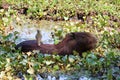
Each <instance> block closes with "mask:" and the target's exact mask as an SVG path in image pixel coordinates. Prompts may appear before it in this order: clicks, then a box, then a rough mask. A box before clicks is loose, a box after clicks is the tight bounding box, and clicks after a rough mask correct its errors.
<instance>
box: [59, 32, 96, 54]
mask: <svg viewBox="0 0 120 80" xmlns="http://www.w3.org/2000/svg"><path fill="white" fill-rule="evenodd" d="M96 43H97V39H96V37H95V36H94V35H93V34H91V33H88V32H72V33H68V34H67V35H66V36H65V38H64V39H63V41H62V42H60V43H59V44H58V45H57V48H61V47H62V48H63V49H62V52H64V51H66V53H68V52H69V54H71V53H73V51H74V50H75V51H77V52H79V53H80V55H81V53H82V52H85V51H88V50H91V49H94V48H95V47H96ZM63 45H64V46H63Z"/></svg>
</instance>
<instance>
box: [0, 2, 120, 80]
mask: <svg viewBox="0 0 120 80" xmlns="http://www.w3.org/2000/svg"><path fill="white" fill-rule="evenodd" d="M0 18H1V19H0V79H5V80H9V79H20V78H23V77H24V78H25V79H26V80H27V79H30V80H32V79H35V78H36V76H37V74H40V75H41V76H42V77H43V78H45V79H46V78H47V76H48V75H50V76H55V77H56V79H58V78H59V77H60V75H70V76H69V77H68V80H75V79H79V77H81V76H86V77H88V78H90V79H91V80H100V79H101V80H119V79H120V1H119V0H111V1H110V0H63V1H62V0H22V1H21V0H18V1H14V0H5V1H3V0H1V1H0ZM29 19H30V20H31V23H32V21H33V20H37V21H38V20H49V21H57V22H59V21H63V23H61V24H60V25H61V27H60V28H58V27H54V34H55V44H56V43H58V42H59V40H60V39H61V38H63V37H64V35H65V34H66V33H69V32H77V31H81V32H83V31H86V32H91V33H94V34H95V35H96V36H97V38H98V44H97V47H96V49H94V50H92V51H89V52H84V53H83V57H80V56H78V55H77V53H76V52H75V54H74V55H69V56H68V55H66V56H59V55H47V54H46V55H43V54H42V53H39V52H38V51H33V52H28V53H22V52H20V51H19V50H15V48H14V47H15V46H16V44H15V41H16V39H17V38H18V36H17V35H18V34H19V33H18V32H13V29H14V28H17V27H14V25H12V24H11V23H12V22H13V21H15V20H16V23H17V25H22V23H20V22H21V21H23V24H24V23H25V22H27V20H29ZM21 27H23V26H21Z"/></svg>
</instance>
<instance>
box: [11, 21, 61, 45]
mask: <svg viewBox="0 0 120 80" xmlns="http://www.w3.org/2000/svg"><path fill="white" fill-rule="evenodd" d="M60 24H61V22H53V21H45V20H41V21H29V20H28V21H20V22H18V21H13V22H12V26H14V31H17V32H19V35H18V39H17V40H16V44H18V43H20V42H22V41H25V40H35V35H36V33H37V30H40V31H41V34H42V42H43V43H44V44H48V43H49V44H53V43H54V41H53V39H52V36H51V32H54V28H60V27H61V26H60Z"/></svg>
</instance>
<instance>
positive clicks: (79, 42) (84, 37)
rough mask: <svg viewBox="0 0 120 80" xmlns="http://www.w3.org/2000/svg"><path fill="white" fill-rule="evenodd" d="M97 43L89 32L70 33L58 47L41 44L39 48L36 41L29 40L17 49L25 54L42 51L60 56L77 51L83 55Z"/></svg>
mask: <svg viewBox="0 0 120 80" xmlns="http://www.w3.org/2000/svg"><path fill="white" fill-rule="evenodd" d="M96 43H97V39H96V37H95V36H94V35H92V34H90V33H88V32H73V33H68V34H67V35H66V36H65V38H64V39H63V40H62V41H61V42H60V43H58V44H56V45H54V44H41V45H40V46H37V42H36V40H29V41H24V42H21V43H20V44H18V45H17V46H16V49H18V48H19V47H21V51H23V52H28V51H32V50H40V52H41V53H47V54H52V53H57V54H59V55H66V54H67V55H69V54H73V51H77V52H78V53H79V54H80V55H81V54H82V52H85V51H88V50H91V49H94V48H95V47H96Z"/></svg>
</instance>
